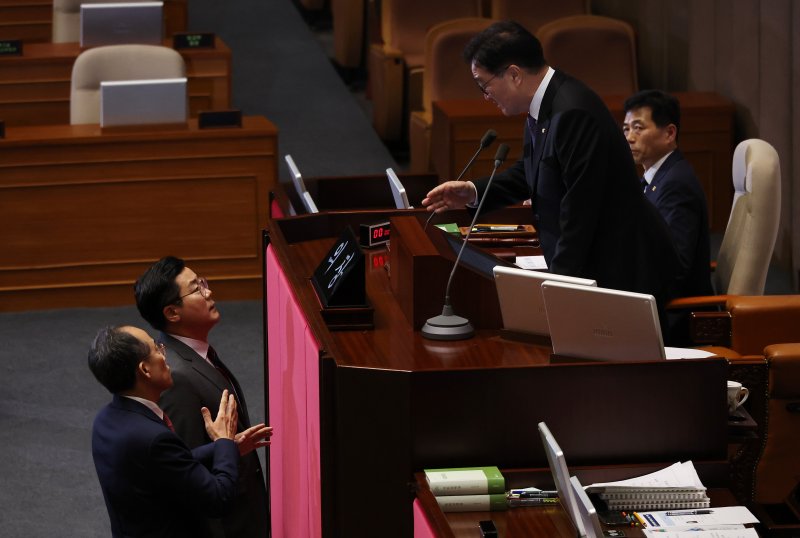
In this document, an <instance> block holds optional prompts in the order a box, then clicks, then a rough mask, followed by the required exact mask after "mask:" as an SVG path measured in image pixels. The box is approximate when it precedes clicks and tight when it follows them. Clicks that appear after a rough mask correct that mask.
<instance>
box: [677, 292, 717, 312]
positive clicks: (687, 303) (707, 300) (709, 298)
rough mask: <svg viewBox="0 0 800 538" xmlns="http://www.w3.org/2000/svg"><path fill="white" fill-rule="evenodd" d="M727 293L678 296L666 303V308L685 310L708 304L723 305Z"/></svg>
mask: <svg viewBox="0 0 800 538" xmlns="http://www.w3.org/2000/svg"><path fill="white" fill-rule="evenodd" d="M728 298H729V296H728V295H698V296H696V297H678V298H677V299H673V300H671V301H670V302H668V303H667V310H687V309H691V308H702V307H708V306H719V307H722V306H725V304H726V303H727V302H728Z"/></svg>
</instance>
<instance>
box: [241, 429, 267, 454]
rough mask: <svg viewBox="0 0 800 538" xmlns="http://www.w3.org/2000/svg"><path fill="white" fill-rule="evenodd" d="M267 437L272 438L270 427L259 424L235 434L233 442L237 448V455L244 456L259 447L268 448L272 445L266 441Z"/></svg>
mask: <svg viewBox="0 0 800 538" xmlns="http://www.w3.org/2000/svg"><path fill="white" fill-rule="evenodd" d="M269 437H272V427H271V426H267V425H266V424H264V423H261V424H256V425H255V426H251V427H250V428H247V429H246V430H245V431H243V432H239V433H237V434H236V438H235V439H234V440H235V441H236V445H237V446H238V447H239V455H240V456H244V455H245V454H248V453H250V452H252V451H253V450H255V449H257V448H259V447H262V446H269V445H270V444H271V443H272V441H266V439H267V438H269Z"/></svg>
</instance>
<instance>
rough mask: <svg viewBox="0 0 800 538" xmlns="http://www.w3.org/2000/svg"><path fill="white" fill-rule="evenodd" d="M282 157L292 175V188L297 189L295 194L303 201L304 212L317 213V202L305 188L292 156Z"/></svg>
mask: <svg viewBox="0 0 800 538" xmlns="http://www.w3.org/2000/svg"><path fill="white" fill-rule="evenodd" d="M283 158H284V160H285V161H286V164H287V165H288V166H289V172H290V173H291V175H292V183H294V188H295V190H296V191H297V195H298V196H300V201H301V202H302V203H303V207H305V209H306V213H319V209H317V204H316V203H315V202H314V199H313V198H312V197H311V193H309V192H308V190H306V184H305V182H304V181H303V176H302V174H300V169H299V168H297V165H296V164H295V162H294V159H292V156H291V155H288V154H287V155H285V156H284V157H283Z"/></svg>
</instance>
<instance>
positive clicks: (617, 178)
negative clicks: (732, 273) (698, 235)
mask: <svg viewBox="0 0 800 538" xmlns="http://www.w3.org/2000/svg"><path fill="white" fill-rule="evenodd" d="M598 54H602V51H598ZM464 59H465V60H466V62H467V63H469V64H470V67H471V70H472V77H473V79H474V80H475V83H476V84H477V85H478V88H479V89H480V91H481V92H482V93H483V94H484V98H485V99H487V100H489V101H492V102H494V103H495V104H496V105H497V107H498V108H499V109H500V110H501V111H502V112H503V114H504V115H506V116H515V115H523V114H526V115H527V121H526V122H524V123H525V126H524V151H523V156H522V158H521V159H519V161H517V162H516V163H514V164H513V165H511V166H510V167H509V168H508V169H506V170H505V171H503V172H501V173H498V174H497V175H496V177H495V179H494V182H493V185H492V187H491V189H490V190H489V191H487V190H486V187H487V184H488V178H482V179H478V180H475V181H448V182H445V183H443V184H441V185H439V186H438V187H436V188H435V189H433V190H432V191H430V192H429V193H428V195H427V197H426V198H425V200H423V201H422V204H423V205H425V206H427V208H428V210H429V211H437V212H439V211H444V210H446V209H454V208H461V207H464V206H469V207H473V208H474V207H476V206H477V205H478V201H479V200H480V199H481V197H482V196H484V195H486V197H487V198H486V202H485V203H484V209H483V211H485V212H489V211H492V210H495V209H499V208H501V207H504V206H507V205H510V204H515V203H519V202H522V201H524V200H527V199H528V198H530V199H531V207H532V210H533V222H534V225H535V226H536V229H537V231H538V234H539V239H540V241H541V246H542V250H543V253H544V257H545V261H546V262H547V266H548V267H549V269H550V271H552V272H553V273H559V274H563V275H571V276H578V277H585V278H592V279H595V280H597V283H598V285H599V286H603V287H607V288H615V289H621V290H628V291H635V292H642V293H649V294H652V295H654V296H655V297H656V299H658V301H659V305H661V306H663V304H664V302H665V301H666V300H667V299H669V298H670V297H671V293H672V289H671V288H672V281H673V279H674V276H675V267H676V265H677V259H676V255H675V251H674V248H673V247H672V240H671V239H670V235H669V231H668V230H667V228H666V226H665V224H664V222H663V221H662V219H661V217H660V216H659V215H658V212H657V211H655V208H654V207H653V206H652V205H651V204H649V203H648V202H647V201H646V200H645V199H644V196H643V195H642V190H641V187H640V184H639V180H638V177H637V173H636V169H635V166H634V163H633V159H632V158H631V152H630V150H629V149H628V146H627V143H626V142H625V138H624V137H623V136H622V133H621V132H620V130H619V127H618V126H617V123H616V122H615V121H614V119H613V118H612V116H611V114H610V113H609V111H608V109H607V108H606V106H605V105H604V104H603V101H602V100H601V99H600V98H599V97H598V96H597V95H596V94H595V93H594V92H593V91H592V90H590V89H589V88H588V87H587V86H585V85H584V84H582V83H581V82H579V81H578V80H576V79H574V78H572V77H570V76H569V75H567V74H565V73H562V72H560V71H557V70H554V69H553V68H551V67H549V66H548V65H547V64H546V62H545V58H544V55H543V52H542V46H541V44H540V43H539V40H538V39H536V37H534V36H533V35H532V34H531V33H530V32H528V31H527V30H525V28H523V27H522V26H521V25H519V24H517V23H515V22H511V21H504V22H497V23H495V24H492V25H491V26H489V27H488V28H487V29H485V30H484V31H482V32H481V33H479V34H478V35H476V36H475V37H474V38H473V39H472V40H471V41H470V42H469V43H468V44H467V46H466V48H465V50H464Z"/></svg>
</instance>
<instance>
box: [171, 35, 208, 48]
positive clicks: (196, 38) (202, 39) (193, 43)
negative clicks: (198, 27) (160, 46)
mask: <svg viewBox="0 0 800 538" xmlns="http://www.w3.org/2000/svg"><path fill="white" fill-rule="evenodd" d="M172 48H174V49H175V50H180V49H213V48H214V34H213V33H192V32H181V33H178V34H172Z"/></svg>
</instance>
